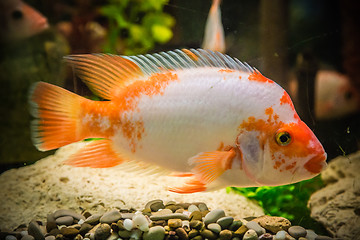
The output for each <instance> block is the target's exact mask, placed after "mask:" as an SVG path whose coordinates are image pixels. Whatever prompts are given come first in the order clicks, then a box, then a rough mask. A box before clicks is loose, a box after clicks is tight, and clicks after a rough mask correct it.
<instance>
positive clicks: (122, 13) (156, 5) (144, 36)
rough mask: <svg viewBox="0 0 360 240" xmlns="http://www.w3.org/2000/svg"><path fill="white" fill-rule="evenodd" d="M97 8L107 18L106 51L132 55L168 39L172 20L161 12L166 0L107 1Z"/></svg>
mask: <svg viewBox="0 0 360 240" xmlns="http://www.w3.org/2000/svg"><path fill="white" fill-rule="evenodd" d="M108 2H109V3H108V4H107V5H105V6H103V7H102V8H101V9H100V12H101V14H102V15H103V16H105V17H107V18H108V21H109V33H108V39H107V43H106V44H105V46H104V51H105V52H110V53H122V54H126V55H135V54H142V53H146V52H147V51H149V50H150V49H152V48H154V46H155V44H157V43H158V44H164V43H166V42H168V41H169V40H170V39H171V38H172V36H173V32H172V30H171V28H172V27H173V26H174V24H175V19H174V18H173V17H172V16H170V15H169V14H167V13H164V12H163V8H164V5H165V4H166V3H167V2H168V0H109V1H108Z"/></svg>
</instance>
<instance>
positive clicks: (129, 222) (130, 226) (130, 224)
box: [123, 219, 134, 231]
mask: <svg viewBox="0 0 360 240" xmlns="http://www.w3.org/2000/svg"><path fill="white" fill-rule="evenodd" d="M123 225H124V228H125V229H126V230H128V231H131V229H133V227H134V223H133V221H132V220H131V219H125V220H124V222H123Z"/></svg>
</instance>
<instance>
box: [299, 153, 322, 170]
mask: <svg viewBox="0 0 360 240" xmlns="http://www.w3.org/2000/svg"><path fill="white" fill-rule="evenodd" d="M326 157H327V155H326V153H324V154H319V155H316V156H314V157H313V158H311V159H310V160H309V161H307V162H306V163H305V165H304V167H305V169H306V170H308V171H309V172H310V173H312V174H318V173H320V172H321V171H322V170H323V169H325V167H326V165H327V164H326Z"/></svg>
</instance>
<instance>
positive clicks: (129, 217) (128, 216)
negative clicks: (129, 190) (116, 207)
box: [121, 213, 135, 219]
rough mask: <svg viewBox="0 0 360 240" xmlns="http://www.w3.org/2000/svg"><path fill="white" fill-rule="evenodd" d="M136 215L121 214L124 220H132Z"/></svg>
mask: <svg viewBox="0 0 360 240" xmlns="http://www.w3.org/2000/svg"><path fill="white" fill-rule="evenodd" d="M134 215H135V213H121V218H122V219H126V218H128V219H132V218H133V217H134Z"/></svg>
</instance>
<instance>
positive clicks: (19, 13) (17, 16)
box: [11, 10, 23, 20]
mask: <svg viewBox="0 0 360 240" xmlns="http://www.w3.org/2000/svg"><path fill="white" fill-rule="evenodd" d="M11 16H12V18H13V19H15V20H18V19H21V18H22V17H23V13H22V11H20V10H15V11H13V12H12V13H11Z"/></svg>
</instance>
